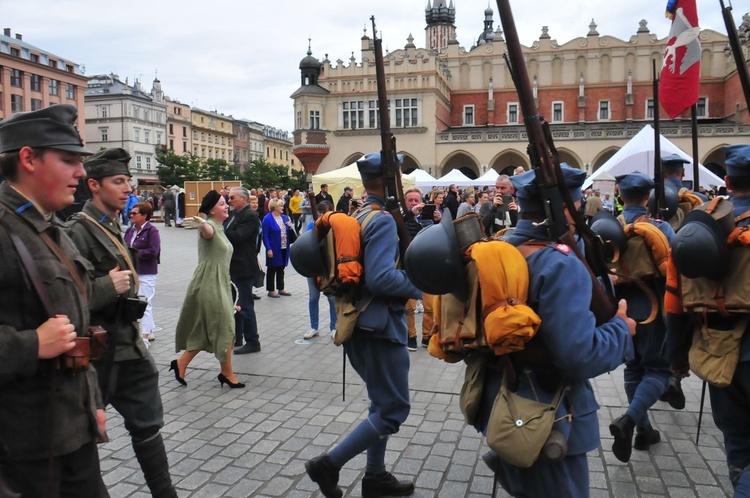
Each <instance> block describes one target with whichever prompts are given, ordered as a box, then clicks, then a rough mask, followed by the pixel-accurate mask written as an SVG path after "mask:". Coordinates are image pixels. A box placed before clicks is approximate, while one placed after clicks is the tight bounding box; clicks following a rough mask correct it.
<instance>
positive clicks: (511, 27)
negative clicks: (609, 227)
mask: <svg viewBox="0 0 750 498" xmlns="http://www.w3.org/2000/svg"><path fill="white" fill-rule="evenodd" d="M497 7H498V10H499V13H500V21H501V22H502V25H503V30H504V32H505V40H506V44H507V47H508V56H509V60H510V67H509V69H510V72H511V76H512V78H513V82H514V84H515V86H516V92H517V93H518V100H519V102H520V105H521V110H522V112H523V117H524V124H525V125H526V132H527V134H528V137H529V148H528V152H529V157H530V159H531V164H532V165H533V166H534V171H535V174H536V177H535V182H536V183H537V185H538V186H539V191H540V192H541V194H542V199H543V200H544V213H545V217H546V219H545V220H544V221H543V222H541V223H539V224H538V226H544V227H545V228H547V230H548V232H549V234H550V237H551V238H552V239H553V240H557V241H559V242H561V243H563V244H565V245H567V246H568V247H570V248H571V250H572V251H573V252H574V253H575V254H576V256H577V257H578V258H579V259H580V260H581V261H582V262H583V264H584V265H585V266H586V268H587V270H588V271H589V275H590V276H591V280H592V294H591V303H590V306H589V307H590V309H591V311H592V312H593V313H594V316H595V317H596V322H597V324H602V323H604V322H607V321H608V320H609V319H611V318H612V317H613V316H614V315H615V313H616V312H617V307H616V305H615V300H614V287H613V286H612V282H611V280H610V278H609V270H608V269H607V265H606V261H605V259H604V251H603V249H604V242H603V241H602V239H601V238H600V237H598V236H597V235H596V234H594V232H592V231H591V229H590V228H589V227H588V226H587V225H586V223H585V222H584V220H583V216H582V215H581V213H580V212H579V211H578V210H577V209H575V205H574V204H573V199H572V198H571V197H570V192H568V189H567V188H565V178H564V177H563V173H562V169H560V161H559V158H558V154H557V150H556V149H555V146H554V143H553V141H552V134H551V133H550V130H549V125H548V124H547V123H546V122H545V121H544V118H543V117H542V116H540V115H539V111H538V109H537V106H536V103H535V102H534V95H533V92H532V89H531V83H530V81H529V73H528V71H527V69H526V62H525V60H524V56H523V50H522V49H521V43H520V41H519V40H518V32H517V31H516V24H515V21H514V20H513V13H512V11H511V8H510V1H509V0H497ZM564 206H566V207H567V208H568V212H569V214H570V215H571V216H572V217H573V220H574V221H575V226H576V229H577V231H578V233H579V235H580V237H581V239H582V240H583V242H584V245H585V251H586V255H585V256H584V255H583V254H582V253H581V251H580V250H579V248H578V245H577V243H576V241H575V239H574V238H573V234H572V233H571V232H570V229H569V228H568V221H567V219H566V217H565V210H564ZM592 269H593V271H592ZM594 272H596V274H595V273H594ZM597 276H598V277H601V280H602V284H603V286H602V284H600V283H599V282H598V280H597Z"/></svg>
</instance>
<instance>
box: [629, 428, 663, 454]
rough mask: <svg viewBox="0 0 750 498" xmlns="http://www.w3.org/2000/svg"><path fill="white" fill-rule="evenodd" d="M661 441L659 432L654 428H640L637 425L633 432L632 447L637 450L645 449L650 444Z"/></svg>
mask: <svg viewBox="0 0 750 498" xmlns="http://www.w3.org/2000/svg"><path fill="white" fill-rule="evenodd" d="M659 441H661V434H659V431H657V430H656V429H654V428H648V429H641V428H640V427H638V429H637V430H636V433H635V442H634V443H633V448H635V449H636V450H638V451H647V450H648V448H649V447H650V446H651V445H652V444H656V443H658V442H659Z"/></svg>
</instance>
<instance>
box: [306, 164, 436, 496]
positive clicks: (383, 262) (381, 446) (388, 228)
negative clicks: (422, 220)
mask: <svg viewBox="0 0 750 498" xmlns="http://www.w3.org/2000/svg"><path fill="white" fill-rule="evenodd" d="M357 166H358V168H359V172H360V175H361V177H362V183H363V185H364V187H365V190H366V191H367V201H366V202H365V204H364V206H363V207H362V208H361V209H360V210H359V211H358V212H357V213H356V214H355V216H356V217H357V218H358V219H359V221H360V224H361V223H362V220H363V217H364V216H366V215H367V213H368V212H369V211H370V210H371V209H380V207H382V206H384V205H385V199H384V188H383V171H382V163H381V159H380V153H373V154H368V155H367V156H366V157H365V158H363V159H361V160H360V161H358V162H357ZM362 241H363V246H364V247H363V254H364V257H363V259H364V260H363V266H364V274H365V284H364V286H362V288H361V297H360V299H361V300H360V302H358V303H355V305H357V304H359V305H361V303H362V302H365V301H367V300H368V299H370V298H372V301H371V302H370V304H369V306H368V307H367V309H366V310H365V311H364V312H362V313H361V314H360V315H359V317H358V319H357V324H356V327H355V329H354V334H353V335H352V338H351V339H350V340H349V341H348V342H346V343H344V350H345V351H346V355H347V357H348V358H349V361H350V363H351V364H352V367H354V370H356V371H357V373H358V374H359V376H360V377H362V380H363V381H364V382H365V386H366V387H367V395H368V397H369V398H370V409H369V416H368V417H367V418H366V419H365V420H363V421H362V422H361V423H360V424H359V425H358V426H357V427H356V428H355V429H354V430H353V431H352V432H351V433H349V434H348V435H347V436H346V437H345V438H344V440H343V441H341V443H339V444H338V445H337V446H336V447H335V448H333V449H332V450H331V451H330V452H328V453H326V454H323V455H321V456H318V457H315V458H313V459H312V460H310V461H308V462H307V463H305V468H306V469H307V474H308V475H309V476H310V478H311V479H312V480H313V481H314V482H316V483H317V484H318V486H320V490H321V491H322V493H323V495H324V496H326V497H327V498H340V497H341V496H343V492H342V490H341V488H339V486H338V480H339V470H340V469H341V468H342V467H343V466H344V464H346V462H348V461H349V460H351V459H352V458H354V457H355V456H357V455H359V454H360V453H362V452H363V451H367V464H366V467H365V477H364V479H363V480H362V496H363V497H364V498H377V497H380V496H406V495H410V494H412V493H413V492H414V484H413V483H411V482H401V481H398V480H397V479H396V478H395V477H394V476H393V475H392V474H390V473H389V472H387V471H386V469H385V450H386V445H387V443H388V436H389V435H391V434H395V433H396V432H398V429H399V427H400V426H401V424H402V423H403V422H404V421H405V420H406V417H407V416H408V415H409V408H410V404H409V382H408V380H409V353H408V351H407V349H406V340H407V328H406V320H405V319H404V304H405V303H406V300H407V299H409V298H412V299H419V298H420V297H421V296H422V294H421V292H420V291H419V289H417V288H416V287H415V286H414V285H413V284H412V283H411V281H410V280H409V279H408V278H407V276H406V273H405V272H404V271H403V270H400V269H397V268H396V266H395V262H396V260H397V259H398V251H399V249H398V235H397V233H396V223H395V222H394V220H393V218H392V217H391V216H390V215H389V214H388V213H386V212H381V213H379V214H376V215H375V216H374V217H373V218H372V219H371V221H370V222H369V223H368V224H367V226H366V227H365V230H364V231H363V233H362Z"/></svg>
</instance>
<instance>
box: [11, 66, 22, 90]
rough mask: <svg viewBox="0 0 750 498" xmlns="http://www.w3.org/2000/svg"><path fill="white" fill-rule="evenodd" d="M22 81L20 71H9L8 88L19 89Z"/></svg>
mask: <svg viewBox="0 0 750 498" xmlns="http://www.w3.org/2000/svg"><path fill="white" fill-rule="evenodd" d="M22 81H23V71H21V70H20V69H11V70H10V86H17V87H20V86H21V85H22Z"/></svg>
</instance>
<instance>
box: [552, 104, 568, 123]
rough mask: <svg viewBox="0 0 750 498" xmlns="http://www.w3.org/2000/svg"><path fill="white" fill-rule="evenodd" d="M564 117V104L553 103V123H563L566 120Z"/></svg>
mask: <svg viewBox="0 0 750 498" xmlns="http://www.w3.org/2000/svg"><path fill="white" fill-rule="evenodd" d="M564 116H565V114H564V113H563V103H562V102H552V122H553V123H562V122H563V121H564V120H565V119H564Z"/></svg>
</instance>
